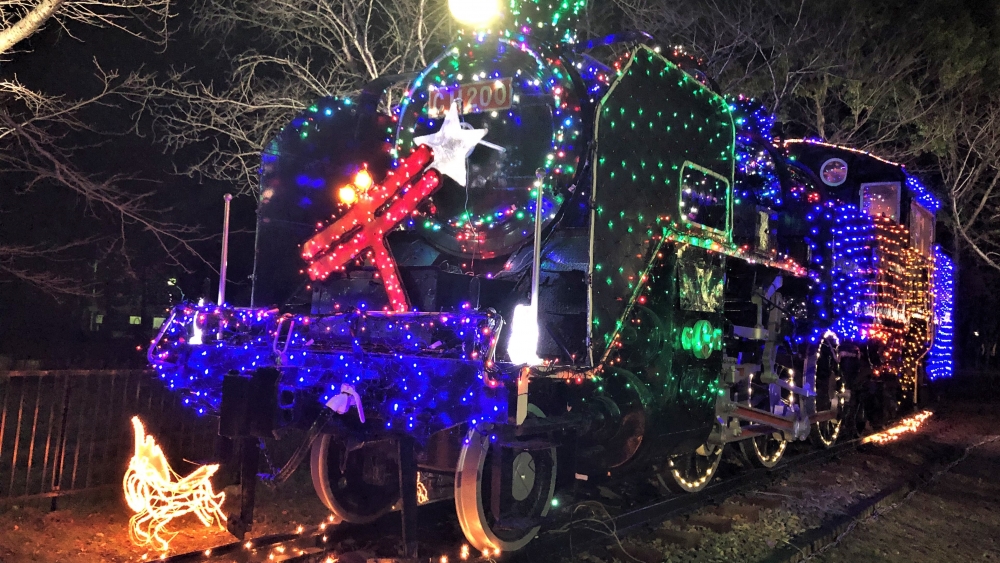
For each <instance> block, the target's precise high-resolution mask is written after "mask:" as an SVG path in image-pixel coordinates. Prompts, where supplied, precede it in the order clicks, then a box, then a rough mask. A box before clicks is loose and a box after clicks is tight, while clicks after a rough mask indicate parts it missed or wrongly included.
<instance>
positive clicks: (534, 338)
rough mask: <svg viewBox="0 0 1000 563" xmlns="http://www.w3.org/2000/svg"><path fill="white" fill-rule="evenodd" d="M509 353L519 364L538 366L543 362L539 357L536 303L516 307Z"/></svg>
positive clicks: (512, 360)
mask: <svg viewBox="0 0 1000 563" xmlns="http://www.w3.org/2000/svg"><path fill="white" fill-rule="evenodd" d="M507 355H508V356H510V361H511V362H514V363H515V364H519V365H520V364H527V365H529V366H537V365H538V364H540V363H542V359H541V358H539V357H538V312H537V311H536V310H535V307H534V305H517V306H515V307H514V320H513V321H512V322H511V325H510V340H508V341H507Z"/></svg>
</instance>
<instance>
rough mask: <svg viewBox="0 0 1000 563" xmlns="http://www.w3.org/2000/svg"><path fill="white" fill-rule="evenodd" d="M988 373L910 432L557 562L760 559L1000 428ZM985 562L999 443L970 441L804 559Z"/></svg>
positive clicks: (999, 506) (994, 553) (996, 551)
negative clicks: (912, 488)
mask: <svg viewBox="0 0 1000 563" xmlns="http://www.w3.org/2000/svg"><path fill="white" fill-rule="evenodd" d="M994 377H996V376H994ZM990 381H992V383H989V384H988V385H987V387H986V388H984V387H982V385H980V383H982V382H979V383H977V384H976V385H974V386H971V387H970V386H969V385H967V384H963V385H961V386H960V388H959V389H955V390H954V391H955V392H954V393H950V394H951V395H952V397H951V398H948V399H946V400H945V401H944V402H941V403H939V404H937V405H935V407H936V411H937V412H936V414H935V416H934V417H932V418H931V420H930V421H929V422H928V423H927V424H926V425H925V427H924V428H923V429H922V430H921V431H920V432H919V433H918V434H916V435H911V436H909V437H906V438H904V439H900V440H899V441H897V442H893V443H890V444H886V445H881V446H874V445H866V446H863V447H862V448H861V449H860V450H859V451H857V452H851V453H849V454H846V455H842V456H840V457H839V458H838V459H836V460H834V461H831V462H828V463H825V464H822V465H814V466H811V467H809V468H808V470H807V471H804V472H802V473H797V474H794V475H791V476H789V477H788V478H787V479H784V480H781V481H779V482H777V483H775V484H773V485H772V486H769V487H767V488H765V489H762V490H761V491H760V492H757V493H748V494H744V495H736V496H733V497H731V498H729V499H728V500H726V502H724V503H723V504H722V505H719V506H714V507H707V508H703V509H700V510H698V511H696V512H693V513H691V514H689V515H687V516H684V517H681V518H676V519H673V520H670V521H668V522H664V523H661V524H657V525H651V526H647V527H646V528H644V529H642V530H640V531H637V532H635V533H632V534H629V535H628V536H627V537H624V538H617V539H616V538H615V537H614V536H612V535H610V534H607V531H606V530H604V531H599V533H604V534H606V537H605V538H604V539H603V540H602V541H601V542H598V543H597V544H596V545H591V546H587V547H586V548H584V549H583V550H575V551H574V552H572V553H571V554H570V553H568V554H566V555H567V557H565V558H564V561H567V562H568V561H587V562H589V563H599V562H600V563H604V562H622V563H635V562H641V563H657V562H661V561H663V562H685V563H687V562H690V563H694V562H727V563H732V562H743V561H746V562H757V561H762V560H765V559H768V558H769V556H773V555H774V554H775V552H777V551H778V550H781V549H782V548H785V549H784V551H786V552H787V551H790V550H792V548H790V547H788V546H789V545H795V544H796V540H800V539H801V536H802V535H803V534H804V533H805V532H807V531H809V530H813V529H816V528H821V527H822V526H823V525H824V524H825V523H828V522H830V521H831V520H836V519H837V518H838V517H840V516H841V515H845V514H849V513H851V512H852V509H853V508H854V507H857V506H858V505H859V504H863V503H864V501H865V499H868V498H871V497H874V496H876V495H877V494H878V493H879V492H880V491H884V490H887V489H890V488H893V487H896V486H898V485H900V483H901V482H904V481H907V480H918V481H919V480H920V478H921V476H922V477H923V478H926V477H927V476H929V475H930V474H932V473H933V472H937V471H941V470H943V469H945V468H946V467H947V465H948V462H950V461H952V460H955V459H957V458H958V457H959V456H960V455H961V454H962V452H963V451H964V449H965V448H966V447H968V446H969V445H972V444H975V443H978V442H980V441H982V440H983V439H984V438H987V437H989V436H996V435H998V434H1000V417H998V415H997V414H996V413H997V412H998V411H997V407H1000V392H997V389H1000V378H998V379H994V380H990ZM952 387H956V386H952ZM735 461H736V460H731V462H735ZM918 474H922V475H918ZM595 531H596V530H595ZM832 539H833V538H831V540H832ZM800 545H801V544H800ZM795 549H798V548H795ZM984 559H985V560H990V559H992V560H1000V441H997V442H993V443H990V444H987V445H984V446H982V447H980V448H976V449H974V450H972V451H971V452H970V454H969V457H968V458H967V459H965V460H964V461H963V462H961V463H959V464H957V465H956V466H955V467H953V468H951V469H950V470H949V471H947V472H945V473H942V474H941V476H940V477H939V478H938V480H937V481H936V482H935V483H934V484H931V485H928V486H927V487H926V489H923V488H921V489H919V490H918V492H916V493H914V494H913V495H912V496H911V497H910V498H908V499H907V500H906V501H904V502H903V503H901V504H900V505H899V506H898V507H897V508H896V509H895V510H893V511H891V512H889V513H887V514H885V515H883V516H880V517H878V518H877V519H874V520H872V521H871V522H868V523H865V524H861V525H858V526H857V527H856V528H855V529H854V530H853V531H852V532H851V533H849V534H847V535H846V536H844V537H842V538H841V540H840V543H839V544H838V545H836V546H834V547H832V548H830V549H828V550H827V551H826V552H824V553H822V554H820V555H818V556H816V557H814V558H813V559H812V561H822V562H830V563H833V562H837V563H840V562H852V563H853V562H859V561H860V562H864V561H892V562H899V563H931V562H934V563H938V562H942V561H973V560H984Z"/></svg>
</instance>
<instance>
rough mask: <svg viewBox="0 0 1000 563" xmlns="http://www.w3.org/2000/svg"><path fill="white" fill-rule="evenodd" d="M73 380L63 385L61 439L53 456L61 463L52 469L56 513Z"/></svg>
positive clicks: (57, 442)
mask: <svg viewBox="0 0 1000 563" xmlns="http://www.w3.org/2000/svg"><path fill="white" fill-rule="evenodd" d="M70 380H71V378H70V377H66V384H65V385H63V400H62V418H61V419H60V420H59V438H57V439H56V451H55V454H54V455H53V456H52V459H53V460H54V459H56V458H57V457H58V459H59V463H54V464H53V467H52V486H51V487H50V489H51V491H52V492H53V493H56V494H54V495H53V496H52V505H51V506H50V507H49V510H51V511H52V512H55V511H56V510H57V509H58V507H59V494H58V493H59V489H60V487H61V486H62V473H63V463H64V462H65V461H66V420H67V419H68V418H69V395H70V391H71V390H72V388H73V384H72V383H70Z"/></svg>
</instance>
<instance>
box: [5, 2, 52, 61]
mask: <svg viewBox="0 0 1000 563" xmlns="http://www.w3.org/2000/svg"><path fill="white" fill-rule="evenodd" d="M65 1H66V0H42V1H41V2H39V3H38V5H37V6H35V7H34V8H33V9H32V10H31V11H30V12H28V13H27V14H25V16H24V17H23V18H21V19H20V20H18V22H17V23H15V24H14V25H12V26H10V27H8V28H7V29H5V30H3V31H0V54H3V53H6V52H7V51H9V50H11V49H13V48H14V45H17V44H18V43H20V42H21V41H22V40H24V39H26V38H27V37H29V36H30V35H32V34H33V33H35V32H36V31H38V29H39V28H40V27H42V24H44V23H45V21H46V20H48V19H49V18H50V17H52V14H54V13H56V10H58V9H59V7H60V6H62V4H63V2H65Z"/></svg>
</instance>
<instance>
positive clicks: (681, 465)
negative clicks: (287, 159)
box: [665, 444, 724, 493]
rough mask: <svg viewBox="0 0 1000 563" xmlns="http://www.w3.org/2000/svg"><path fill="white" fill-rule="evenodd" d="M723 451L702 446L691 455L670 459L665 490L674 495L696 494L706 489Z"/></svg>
mask: <svg viewBox="0 0 1000 563" xmlns="http://www.w3.org/2000/svg"><path fill="white" fill-rule="evenodd" d="M723 449H724V446H713V445H709V444H702V445H701V446H699V447H698V449H697V450H695V451H693V452H691V453H687V454H681V455H677V456H673V457H671V458H670V460H669V461H668V462H667V471H668V472H669V473H670V477H671V479H666V480H665V481H666V485H667V488H668V489H670V490H672V491H674V492H675V493H696V492H698V491H700V490H702V489H704V488H705V487H707V486H708V484H709V483H710V482H711V481H712V477H713V476H714V475H715V470H716V469H718V468H719V462H720V461H722V451H723Z"/></svg>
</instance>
